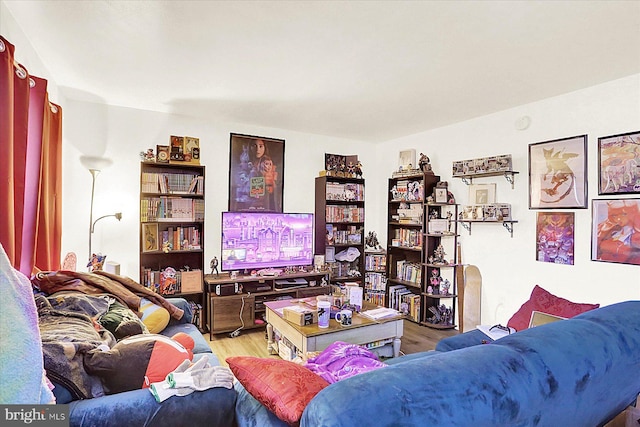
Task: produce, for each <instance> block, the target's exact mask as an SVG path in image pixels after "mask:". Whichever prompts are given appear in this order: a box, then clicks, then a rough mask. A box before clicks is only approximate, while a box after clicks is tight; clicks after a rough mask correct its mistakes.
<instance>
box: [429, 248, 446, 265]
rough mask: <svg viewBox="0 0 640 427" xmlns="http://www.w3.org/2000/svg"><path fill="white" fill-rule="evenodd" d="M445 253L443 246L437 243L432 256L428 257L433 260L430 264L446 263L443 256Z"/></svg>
mask: <svg viewBox="0 0 640 427" xmlns="http://www.w3.org/2000/svg"><path fill="white" fill-rule="evenodd" d="M445 255H446V253H445V252H444V246H442V244H439V245H438V247H437V248H436V250H435V251H433V258H431V257H430V258H429V259H430V260H431V259H432V260H433V262H432V264H448V263H447V260H446V259H445V258H444V256H445Z"/></svg>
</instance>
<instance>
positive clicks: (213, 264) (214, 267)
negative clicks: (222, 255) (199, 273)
mask: <svg viewBox="0 0 640 427" xmlns="http://www.w3.org/2000/svg"><path fill="white" fill-rule="evenodd" d="M209 266H210V267H211V274H213V272H214V271H215V272H216V276H217V275H218V274H219V273H218V257H215V256H214V257H213V259H212V260H211V263H210V264H209Z"/></svg>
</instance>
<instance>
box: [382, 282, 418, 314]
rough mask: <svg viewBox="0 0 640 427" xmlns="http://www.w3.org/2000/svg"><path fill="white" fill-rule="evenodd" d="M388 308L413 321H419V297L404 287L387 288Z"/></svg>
mask: <svg viewBox="0 0 640 427" xmlns="http://www.w3.org/2000/svg"><path fill="white" fill-rule="evenodd" d="M389 307H390V308H393V309H395V310H398V311H400V312H402V313H403V314H405V315H407V316H409V317H410V318H411V319H412V320H413V321H415V322H419V321H420V295H418V294H414V293H413V292H411V291H410V290H409V289H407V288H406V287H405V286H402V285H393V286H389Z"/></svg>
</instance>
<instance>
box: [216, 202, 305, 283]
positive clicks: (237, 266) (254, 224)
mask: <svg viewBox="0 0 640 427" xmlns="http://www.w3.org/2000/svg"><path fill="white" fill-rule="evenodd" d="M313 231H314V229H313V214H312V213H279V212H222V239H221V240H222V251H221V269H222V270H223V271H232V270H260V269H263V268H281V267H290V266H303V265H312V264H313Z"/></svg>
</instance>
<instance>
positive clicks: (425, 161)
mask: <svg viewBox="0 0 640 427" xmlns="http://www.w3.org/2000/svg"><path fill="white" fill-rule="evenodd" d="M419 165H420V170H421V171H422V172H423V173H428V174H433V170H432V169H431V164H429V157H427V155H426V154H423V153H420V163H419Z"/></svg>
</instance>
